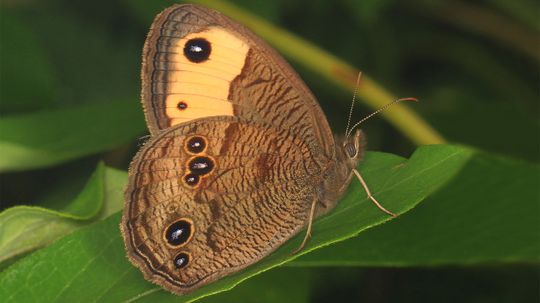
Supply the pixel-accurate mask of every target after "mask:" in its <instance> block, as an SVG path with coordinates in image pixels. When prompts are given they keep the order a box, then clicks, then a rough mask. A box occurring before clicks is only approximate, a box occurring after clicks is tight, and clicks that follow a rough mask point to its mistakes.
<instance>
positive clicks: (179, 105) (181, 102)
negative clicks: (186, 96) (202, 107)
mask: <svg viewBox="0 0 540 303" xmlns="http://www.w3.org/2000/svg"><path fill="white" fill-rule="evenodd" d="M177 107H178V109H179V110H184V109H186V108H187V103H186V102H184V101H180V102H178V105H177Z"/></svg>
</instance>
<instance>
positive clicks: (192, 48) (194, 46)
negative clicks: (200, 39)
mask: <svg viewBox="0 0 540 303" xmlns="http://www.w3.org/2000/svg"><path fill="white" fill-rule="evenodd" d="M191 51H192V52H196V53H200V52H202V51H203V49H202V47H200V46H198V45H192V46H191Z"/></svg>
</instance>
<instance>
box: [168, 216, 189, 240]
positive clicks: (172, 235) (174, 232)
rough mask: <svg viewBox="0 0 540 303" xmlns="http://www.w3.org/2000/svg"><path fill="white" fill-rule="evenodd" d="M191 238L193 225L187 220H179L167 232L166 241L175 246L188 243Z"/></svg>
mask: <svg viewBox="0 0 540 303" xmlns="http://www.w3.org/2000/svg"><path fill="white" fill-rule="evenodd" d="M190 236H191V223H190V222H188V221H186V220H178V221H176V222H174V223H173V224H171V225H170V226H169V228H167V230H166V231H165V239H167V242H169V244H171V245H173V246H179V245H182V244H184V243H186V242H187V241H188V240H189V237H190Z"/></svg>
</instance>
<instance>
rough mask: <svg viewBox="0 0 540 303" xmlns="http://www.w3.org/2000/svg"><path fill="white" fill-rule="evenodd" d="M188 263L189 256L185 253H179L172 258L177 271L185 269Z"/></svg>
mask: <svg viewBox="0 0 540 303" xmlns="http://www.w3.org/2000/svg"><path fill="white" fill-rule="evenodd" d="M188 263H189V255H188V254H187V253H185V252H181V253H179V254H178V255H176V257H174V266H176V268H178V269H180V268H184V267H186V266H187V265H188Z"/></svg>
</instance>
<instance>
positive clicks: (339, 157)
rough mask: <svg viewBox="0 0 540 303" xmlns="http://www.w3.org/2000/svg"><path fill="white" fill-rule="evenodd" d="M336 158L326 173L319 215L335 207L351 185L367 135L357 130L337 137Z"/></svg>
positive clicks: (362, 153)
mask: <svg viewBox="0 0 540 303" xmlns="http://www.w3.org/2000/svg"><path fill="white" fill-rule="evenodd" d="M335 141H336V145H335V146H336V154H335V160H334V161H332V163H331V166H330V167H329V168H328V173H327V174H325V179H324V186H323V187H322V188H324V192H322V193H321V195H322V197H321V204H322V206H321V207H320V208H319V209H317V215H323V214H325V213H327V212H328V211H330V210H331V209H333V208H334V207H335V206H336V205H337V203H338V201H339V199H340V198H341V196H343V194H344V193H345V191H346V190H347V188H348V187H349V183H350V182H351V180H352V176H353V171H352V170H353V169H355V168H356V166H357V165H358V163H359V162H360V160H361V159H362V157H363V155H364V146H365V144H366V136H365V135H364V133H363V132H362V131H361V130H357V131H356V132H355V134H354V135H353V136H348V137H345V138H339V137H338V138H336V139H335Z"/></svg>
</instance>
